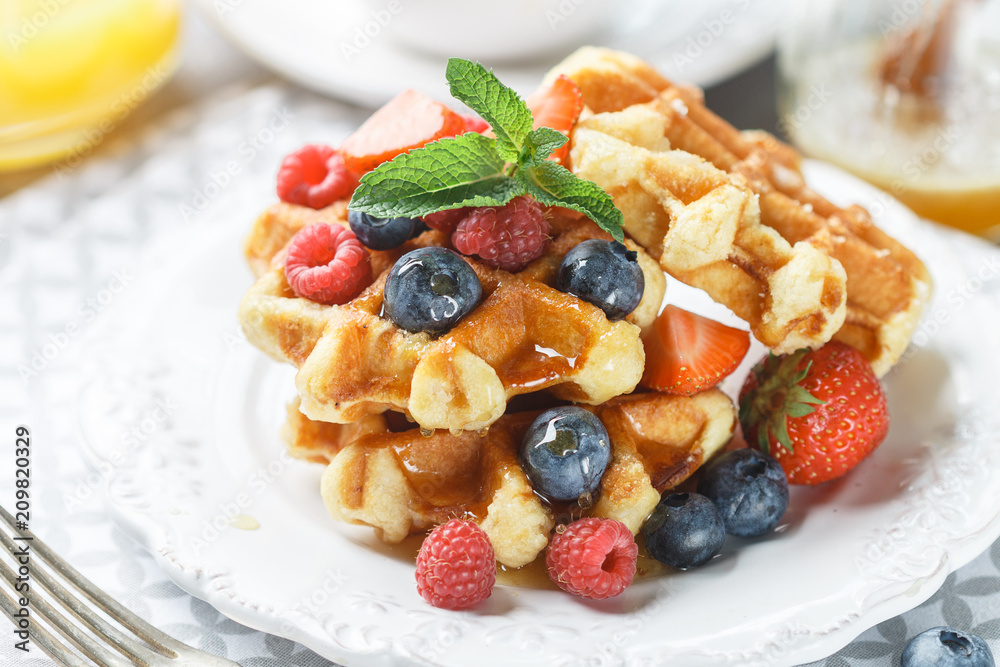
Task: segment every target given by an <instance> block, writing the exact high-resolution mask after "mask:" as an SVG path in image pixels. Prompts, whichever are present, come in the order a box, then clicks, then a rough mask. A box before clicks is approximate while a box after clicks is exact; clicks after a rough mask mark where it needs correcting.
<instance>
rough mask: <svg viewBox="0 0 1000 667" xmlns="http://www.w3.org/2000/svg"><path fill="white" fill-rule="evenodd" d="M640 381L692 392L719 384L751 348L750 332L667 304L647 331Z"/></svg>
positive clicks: (650, 386) (675, 391)
mask: <svg viewBox="0 0 1000 667" xmlns="http://www.w3.org/2000/svg"><path fill="white" fill-rule="evenodd" d="M642 342H643V347H644V348H645V350H646V369H645V371H644V372H643V374H642V381H641V382H640V384H641V385H642V386H643V387H646V388H648V389H656V390H658V391H664V392H667V393H669V394H683V395H686V396H690V395H691V394H696V393H698V392H699V391H703V390H705V389H708V388H710V387H714V386H715V385H717V384H719V382H721V381H722V379H723V378H725V377H726V376H727V375H729V374H730V373H732V372H733V371H734V370H736V367H737V366H739V365H740V361H742V360H743V357H744V356H745V355H746V353H747V350H749V349H750V334H749V333H747V332H746V331H741V330H740V329H734V328H732V327H727V326H726V325H725V324H720V323H719V322H716V321H715V320H710V319H708V318H707V317H702V316H701V315H695V314H694V313H690V312H688V311H686V310H683V309H682V308H678V307H677V306H667V307H666V308H664V309H663V312H662V313H660V315H659V317H657V318H656V321H655V322H654V323H653V326H652V327H651V328H650V329H649V330H648V331H647V332H646V333H645V334H644V336H643V339H642Z"/></svg>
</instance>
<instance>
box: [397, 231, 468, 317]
mask: <svg viewBox="0 0 1000 667" xmlns="http://www.w3.org/2000/svg"><path fill="white" fill-rule="evenodd" d="M482 294H483V288H482V285H480V284H479V276H477V275H476V272H475V271H473V270H472V267H471V266H469V263H468V262H466V261H465V260H464V259H462V257H461V256H460V255H458V254H457V253H455V252H452V251H451V250H448V249H447V248H438V247H431V248H419V249H417V250H411V251H410V252H408V253H406V254H405V255H403V256H402V257H400V258H399V259H398V260H397V261H396V263H395V264H393V265H392V269H390V270H389V276H388V278H386V282H385V296H384V298H383V301H382V308H383V310H384V312H385V315H386V317H388V318H389V319H390V320H392V321H393V323H395V324H396V326H398V327H400V328H402V329H406V330H407V331H412V332H417V331H426V332H428V333H443V332H445V331H448V330H449V329H451V328H452V327H453V326H455V324H456V323H457V322H458V321H459V320H460V319H462V318H463V317H464V316H465V315H467V314H468V313H469V311H470V310H472V309H473V308H475V307H476V304H477V303H479V299H480V297H481V296H482Z"/></svg>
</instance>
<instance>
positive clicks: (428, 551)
mask: <svg viewBox="0 0 1000 667" xmlns="http://www.w3.org/2000/svg"><path fill="white" fill-rule="evenodd" d="M496 579H497V565H496V556H495V555H494V553H493V545H491V544H490V540H489V538H488V537H487V536H486V533H485V532H484V531H483V529H482V528H480V527H479V526H477V525H476V524H475V523H473V522H472V521H462V520H460V519H452V520H451V521H449V522H448V523H444V524H441V525H440V526H438V527H437V528H435V529H434V530H432V531H431V534H430V535H428V536H427V537H426V538H424V543H423V544H421V545H420V553H419V554H417V592H418V593H420V596H421V597H422V598H424V599H425V600H427V601H428V602H430V603H431V604H432V605H434V606H435V607H441V608H442V609H468V608H469V607H473V606H475V605H477V604H479V603H480V602H482V601H483V600H485V599H486V598H488V597H489V596H490V594H491V593H492V592H493V584H494V583H495V582H496Z"/></svg>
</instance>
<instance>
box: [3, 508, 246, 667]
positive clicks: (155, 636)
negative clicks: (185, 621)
mask: <svg viewBox="0 0 1000 667" xmlns="http://www.w3.org/2000/svg"><path fill="white" fill-rule="evenodd" d="M0 521H2V523H3V524H4V525H6V527H7V528H8V529H9V530H10V531H11V532H13V533H14V535H15V536H18V537H20V538H22V539H24V540H26V541H30V544H31V554H32V559H33V560H34V561H38V562H41V563H43V564H44V565H46V566H48V568H49V569H51V570H52V572H51V574H50V573H49V572H46V571H45V570H42V569H38V570H36V571H33V572H32V575H31V576H32V579H34V580H36V581H37V582H38V584H39V587H40V588H42V589H44V590H46V591H48V592H49V593H50V594H51V595H52V596H53V598H55V599H56V600H57V601H58V602H59V603H60V604H62V606H63V607H65V608H66V609H67V610H68V611H69V612H70V613H71V614H73V615H74V616H75V617H76V618H77V619H79V620H80V621H81V622H83V623H84V624H85V625H87V626H88V627H89V628H90V629H91V630H93V631H94V632H95V633H97V635H99V637H98V638H99V639H105V640H106V641H107V643H108V644H110V645H111V646H114V647H115V648H116V649H118V650H120V651H122V653H123V654H125V656H126V657H128V658H129V659H130V661H131V662H132V663H134V664H136V665H140V666H159V665H165V664H169V663H171V662H172V661H174V660H177V662H178V663H179V664H181V665H188V666H191V667H193V666H194V665H202V666H204V667H239V664H238V663H236V662H233V661H232V660H227V659H226V658H221V657H219V656H215V655H212V654H210V653H206V652H204V651H199V650H198V649H196V648H192V647H191V646H188V645H187V644H185V643H184V642H181V641H178V640H176V639H174V638H173V637H171V636H170V635H168V634H166V633H165V632H161V631H160V630H157V629H156V628H155V627H153V626H152V625H150V624H149V623H147V622H146V621H144V620H143V619H142V618H140V617H139V616H137V615H136V614H133V613H132V612H131V611H129V610H128V609H126V608H125V607H124V605H122V604H121V603H119V602H118V601H117V600H115V599H114V598H112V597H111V596H109V595H108V594H107V593H105V592H104V591H102V590H101V589H100V588H98V587H97V586H95V585H94V584H93V583H92V582H91V581H90V580H89V579H87V578H86V577H84V576H83V575H82V574H80V573H79V572H77V571H76V570H75V569H73V567H72V566H71V565H70V564H69V563H67V562H66V561H65V560H63V559H62V558H61V557H59V555H58V554H56V553H55V552H54V551H52V549H50V548H49V547H48V546H47V545H46V544H45V543H44V542H42V541H41V540H39V539H38V538H37V537H35V536H34V535H33V534H32V533H31V531H29V530H21V529H19V528H18V527H17V525H16V523H15V521H14V517H12V516H11V515H10V513H9V512H8V511H7V510H6V509H4V507H3V506H0ZM0 542H2V543H3V545H4V548H5V550H7V551H8V552H9V553H13V551H14V549H15V546H14V540H13V539H11V538H10V537H9V536H8V535H7V534H6V533H5V532H3V531H2V530H0ZM4 569H8V568H6V565H4ZM11 574H12V573H11ZM53 575H58V576H60V577H62V578H63V579H64V580H65V581H66V583H67V584H68V585H69V586H70V588H72V589H74V590H76V591H78V592H79V593H80V594H82V595H83V596H85V597H86V598H87V599H88V600H90V601H91V602H92V603H93V604H94V605H95V606H96V607H97V608H98V609H100V610H101V611H103V612H104V613H106V614H107V615H108V616H110V617H111V618H113V619H114V620H115V621H117V622H118V623H120V624H121V625H122V626H124V627H125V628H126V629H128V630H129V631H130V632H132V633H133V634H134V635H136V636H137V637H139V638H141V639H143V640H144V641H145V642H146V643H147V644H149V646H150V647H151V648H147V647H145V646H143V645H141V644H139V643H138V642H136V641H135V640H134V639H132V638H131V637H128V636H127V635H124V634H123V633H122V632H121V631H120V630H118V629H117V628H115V627H113V626H111V625H109V624H108V623H107V622H106V621H105V620H104V619H103V618H101V617H100V616H98V615H97V614H96V613H94V611H93V610H92V609H90V608H89V607H88V606H86V605H85V604H83V601H82V600H80V599H79V598H78V597H77V595H76V594H75V593H73V592H72V591H70V590H68V589H67V588H65V587H63V586H62V585H61V584H60V583H59V582H58V581H56V580H55V579H54V578H53ZM4 578H8V576H7V573H6V572H5V573H4ZM2 593H3V591H0V603H2V605H3V607H4V611H5V612H6V613H7V615H8V616H10V615H11V614H12V613H15V608H16V606H17V605H16V604H15V603H14V602H13V601H12V600H10V598H8V597H7V596H6V595H5V594H2ZM39 601H41V602H44V600H41V599H40V598H39ZM35 603H36V601H35V599H32V604H33V605H34V604H35ZM46 606H47V611H50V612H51V617H46V618H45V620H46V621H48V622H49V623H51V624H52V626H53V627H55V628H56V629H58V630H60V632H62V629H61V628H60V627H59V625H58V622H57V621H55V620H54V619H56V618H59V619H61V620H62V621H65V620H66V619H65V617H63V616H62V614H60V613H59V612H58V611H56V610H55V609H54V608H53V607H52V606H51V605H47V603H46ZM8 607H9V608H8ZM39 610H41V606H40V605H39ZM50 618H51V619H52V620H50ZM67 625H68V623H67ZM36 628H37V630H38V631H37V632H36V631H35V630H36ZM31 629H32V634H31V636H32V637H34V638H36V640H37V641H38V642H39V646H40V647H42V648H43V650H45V651H46V652H49V650H50V649H51V650H52V653H49V655H50V656H51V657H52V658H53V659H54V660H56V661H60V660H64V662H63V664H67V665H70V666H71V667H77V665H85V664H86V663H83V662H81V661H80V659H79V657H78V656H76V654H74V653H73V652H71V651H69V649H67V648H65V647H63V646H62V645H61V644H60V643H59V641H58V640H56V639H55V638H54V637H53V636H52V635H51V634H50V633H49V632H48V631H47V630H45V628H44V627H42V626H39V625H37V624H32V626H31ZM74 630H77V629H76V628H74ZM71 632H72V631H71ZM86 639H87V640H91V639H92V638H90V637H89V636H87V637H86ZM71 641H74V643H75V640H72V639H71ZM81 641H82V640H81ZM43 642H44V643H43ZM84 645H86V644H84ZM77 646H78V647H80V649H81V650H83V651H85V652H86V649H84V648H83V646H80V644H77ZM57 655H58V656H59V657H57ZM108 660H109V661H108V663H107V664H108V665H119V664H122V665H124V664H126V663H124V662H122V658H121V657H119V656H118V655H116V654H114V653H110V654H109V657H108Z"/></svg>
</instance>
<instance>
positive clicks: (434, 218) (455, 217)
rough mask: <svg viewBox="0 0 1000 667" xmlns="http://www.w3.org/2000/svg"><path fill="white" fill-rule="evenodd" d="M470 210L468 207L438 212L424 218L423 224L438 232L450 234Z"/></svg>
mask: <svg viewBox="0 0 1000 667" xmlns="http://www.w3.org/2000/svg"><path fill="white" fill-rule="evenodd" d="M472 210H473V209H472V208H469V207H468V206H466V207H463V208H453V209H449V210H447V211H438V212H437V213H431V214H430V215H425V216H424V222H425V223H427V226H428V227H430V228H431V229H437V230H438V231H442V232H445V233H446V234H452V233H454V231H455V227H457V226H458V223H460V222H461V221H462V220H463V219H464V218H465V217H466V216H467V215H469V211H472Z"/></svg>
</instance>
